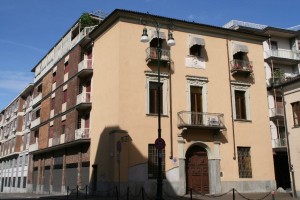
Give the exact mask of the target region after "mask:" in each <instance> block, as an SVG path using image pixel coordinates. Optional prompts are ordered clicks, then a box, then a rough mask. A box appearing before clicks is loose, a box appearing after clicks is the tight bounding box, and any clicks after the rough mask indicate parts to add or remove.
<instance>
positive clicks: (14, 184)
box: [12, 177, 16, 187]
mask: <svg viewBox="0 0 300 200" xmlns="http://www.w3.org/2000/svg"><path fill="white" fill-rule="evenodd" d="M12 186H13V187H16V177H13V183H12Z"/></svg>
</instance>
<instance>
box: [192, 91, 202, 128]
mask: <svg viewBox="0 0 300 200" xmlns="http://www.w3.org/2000/svg"><path fill="white" fill-rule="evenodd" d="M190 95H191V96H190V105H191V112H192V114H191V120H192V124H194V125H199V124H202V119H203V116H202V112H203V106H202V105H203V100H202V87H197V86H191V88H190Z"/></svg>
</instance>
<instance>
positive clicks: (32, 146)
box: [29, 142, 39, 152]
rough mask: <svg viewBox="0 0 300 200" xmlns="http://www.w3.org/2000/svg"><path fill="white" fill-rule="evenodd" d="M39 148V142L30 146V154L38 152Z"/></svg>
mask: <svg viewBox="0 0 300 200" xmlns="http://www.w3.org/2000/svg"><path fill="white" fill-rule="evenodd" d="M38 147H39V146H38V143H37V142H36V143H34V144H31V145H29V152H32V151H36V150H38Z"/></svg>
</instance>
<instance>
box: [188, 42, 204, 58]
mask: <svg viewBox="0 0 300 200" xmlns="http://www.w3.org/2000/svg"><path fill="white" fill-rule="evenodd" d="M201 49H202V46H201V45H197V44H196V45H193V46H192V47H191V48H190V55H192V56H197V57H200V56H201Z"/></svg>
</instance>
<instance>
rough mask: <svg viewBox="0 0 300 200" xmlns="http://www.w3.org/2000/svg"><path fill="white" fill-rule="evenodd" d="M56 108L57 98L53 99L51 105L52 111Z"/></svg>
mask: <svg viewBox="0 0 300 200" xmlns="http://www.w3.org/2000/svg"><path fill="white" fill-rule="evenodd" d="M54 108H55V98H52V99H51V105H50V110H53V109H54Z"/></svg>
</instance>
